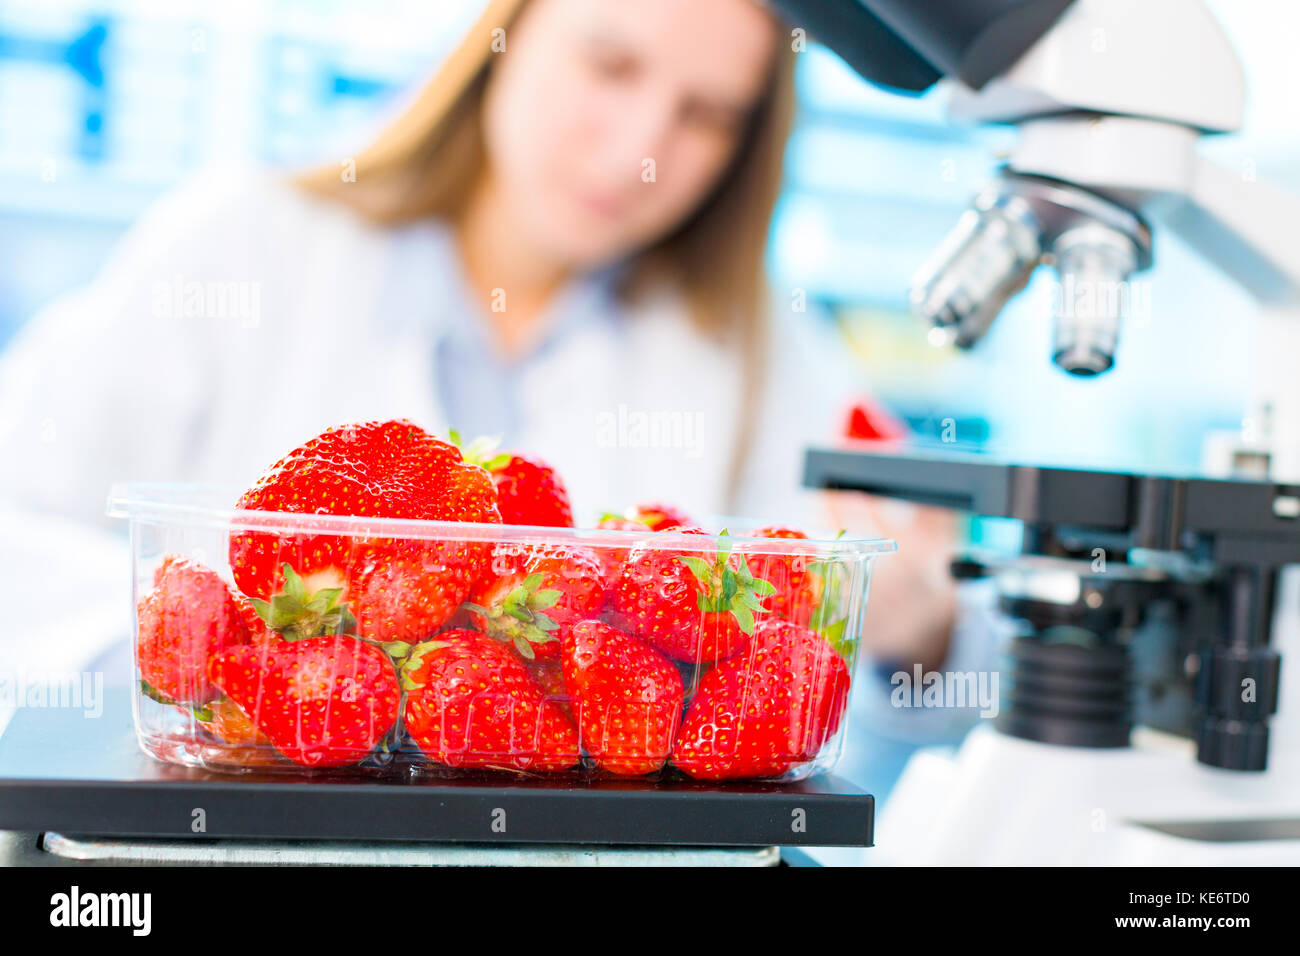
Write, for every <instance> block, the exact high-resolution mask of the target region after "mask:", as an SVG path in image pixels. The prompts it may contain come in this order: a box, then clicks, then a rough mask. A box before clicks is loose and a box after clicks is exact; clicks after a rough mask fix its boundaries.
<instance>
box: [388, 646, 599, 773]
mask: <svg viewBox="0 0 1300 956" xmlns="http://www.w3.org/2000/svg"><path fill="white" fill-rule="evenodd" d="M389 651H390V653H393V654H394V655H395V656H396V657H398V658H399V659H401V661H402V664H401V674H402V687H403V689H405V691H406V708H405V711H404V715H405V721H406V731H407V733H409V734H410V735H411V739H413V740H414V741H415V743H416V745H417V746H418V747H419V748H420V750H422V751H423V752H424V754H425V756H427V757H428V758H429V759H430V760H434V761H437V762H438V763H441V764H446V765H447V766H449V767H466V768H478V769H504V770H514V771H524V770H537V771H554V770H565V769H567V768H569V767H572V766H574V765H575V764H576V763H577V762H578V758H579V756H580V752H579V747H578V732H577V730H576V728H575V727H574V726H573V723H572V722H571V721H570V720H569V718H568V717H567V716H565V714H564V712H563V710H561V708H560V706H559V704H558V703H557V702H555V701H553V700H548V699H547V698H546V696H545V695H544V693H543V691H542V688H541V687H540V686H539V685H538V683H537V681H536V680H535V679H534V678H533V676H532V675H531V674H530V673H529V672H528V668H526V667H525V666H524V663H523V661H521V660H520V659H519V656H518V655H517V654H515V652H514V651H513V650H511V649H510V647H509V646H507V645H505V644H502V643H501V642H500V641H495V640H493V639H492V638H490V637H487V636H486V635H484V634H479V633H478V632H476V631H464V630H458V631H443V632H442V633H441V634H439V635H438V636H437V638H436V639H435V640H432V641H425V642H423V643H421V644H416V645H414V646H409V645H389Z"/></svg>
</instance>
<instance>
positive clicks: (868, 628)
mask: <svg viewBox="0 0 1300 956" xmlns="http://www.w3.org/2000/svg"><path fill="white" fill-rule="evenodd" d="M826 496H827V506H828V509H829V511H830V515H831V521H832V522H833V525H834V527H836V528H844V529H845V530H847V531H848V532H850V533H852V534H858V535H869V536H871V537H878V538H893V539H894V540H895V541H897V542H898V553H896V554H887V555H885V556H883V557H882V558H880V559H879V561H877V562H876V565H875V568H874V570H873V572H872V579H871V598H870V601H869V602H868V604H867V612H866V617H865V620H864V624H863V638H862V647H863V650H865V651H866V652H867V653H868V654H871V655H872V656H873V657H876V658H879V659H881V660H885V661H890V662H895V661H896V662H898V663H900V664H905V665H911V664H920V665H921V666H922V667H923V668H924V669H926V670H936V669H938V668H939V667H940V666H942V664H943V662H944V660H945V658H946V657H947V656H948V646H949V641H950V639H951V636H952V629H953V624H954V622H955V621H956V615H957V586H956V582H954V581H953V579H952V576H951V574H950V573H949V571H948V564H949V560H950V559H951V557H952V554H953V551H954V549H955V548H956V546H957V531H958V524H959V521H960V517H959V516H958V514H957V513H956V512H953V511H949V510H947V509H943V508H934V507H930V506H926V505H915V504H911V503H910V502H905V501H898V500H895V499H891V498H878V497H875V496H873V495H867V494H863V493H861V492H854V491H830V492H826Z"/></svg>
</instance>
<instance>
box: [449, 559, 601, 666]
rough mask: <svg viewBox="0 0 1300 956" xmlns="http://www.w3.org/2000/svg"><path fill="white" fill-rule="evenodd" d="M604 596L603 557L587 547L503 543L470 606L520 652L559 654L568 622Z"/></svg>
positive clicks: (482, 626)
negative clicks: (601, 562)
mask: <svg viewBox="0 0 1300 956" xmlns="http://www.w3.org/2000/svg"><path fill="white" fill-rule="evenodd" d="M604 600H605V585H604V580H603V578H602V574H601V565H600V560H599V559H598V558H597V557H596V555H595V554H594V553H593V552H592V551H590V550H588V549H587V548H583V547H573V546H560V545H526V546H520V545H511V544H502V545H499V546H498V547H497V548H496V550H495V552H494V554H493V559H492V564H491V573H490V574H487V575H485V576H484V577H483V579H482V580H481V581H480V582H479V583H478V584H477V585H476V586H475V588H474V591H473V592H472V593H471V594H470V600H469V601H468V602H466V604H465V608H466V610H468V611H469V612H470V618H471V621H472V622H473V624H474V626H475V627H476V628H477V629H478V630H480V631H482V632H483V633H485V634H487V635H489V636H490V637H494V638H496V639H497V640H499V641H504V642H506V643H507V644H510V645H512V646H513V647H514V648H515V650H516V651H518V652H519V655H520V656H521V657H524V658H525V659H528V660H532V659H533V658H537V659H538V660H556V659H558V658H559V656H560V641H561V640H562V639H563V637H564V633H565V630H566V629H567V627H568V626H569V625H570V624H572V623H573V622H575V621H579V620H582V619H583V618H586V617H590V616H592V615H594V614H596V613H597V612H599V611H600V609H601V606H602V605H603V603H604Z"/></svg>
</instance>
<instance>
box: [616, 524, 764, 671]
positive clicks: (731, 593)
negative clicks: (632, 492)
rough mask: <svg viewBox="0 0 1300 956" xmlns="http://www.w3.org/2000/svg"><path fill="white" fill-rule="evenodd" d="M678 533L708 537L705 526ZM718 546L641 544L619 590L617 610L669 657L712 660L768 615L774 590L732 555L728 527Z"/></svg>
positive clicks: (735, 647)
mask: <svg viewBox="0 0 1300 956" xmlns="http://www.w3.org/2000/svg"><path fill="white" fill-rule="evenodd" d="M672 533H673V534H682V535H700V536H702V537H706V538H707V537H708V535H707V534H706V533H705V532H704V531H703V530H701V529H699V528H677V529H674V530H673V532H672ZM718 542H719V543H718V545H717V546H716V547H714V546H711V545H710V544H708V543H702V544H701V546H700V548H699V553H693V551H694V549H692V550H691V551H683V550H681V549H678V548H662V547H652V546H651V544H652V542H646V543H644V544H642V545H639V546H637V547H634V548H633V549H632V552H631V553H630V554H629V555H628V558H627V561H626V562H625V563H624V566H623V570H622V572H621V574H620V575H619V581H618V585H617V587H616V588H615V592H614V608H615V612H616V614H617V616H618V618H619V620H620V622H622V623H624V624H625V625H626V628H627V630H630V631H631V632H632V633H634V634H636V635H637V636H638V637H640V638H642V639H643V640H645V641H647V642H648V643H650V644H651V645H653V646H654V647H656V648H658V649H659V650H660V651H662V652H663V653H665V654H667V655H668V656H669V657H671V658H673V659H674V660H678V661H686V662H689V663H712V662H714V661H719V660H724V659H726V658H728V657H730V656H731V655H733V654H735V653H737V652H738V651H740V650H741V649H742V648H743V647H744V646H745V644H746V643H747V641H748V637H749V635H750V634H751V633H753V630H754V617H755V615H756V614H762V613H765V612H764V609H763V605H762V598H763V597H766V596H768V595H771V594H772V593H773V591H774V590H775V589H774V588H773V587H772V585H771V584H769V583H768V582H767V581H765V580H763V579H762V578H758V577H755V576H754V574H753V573H752V572H751V571H750V568H749V565H748V562H747V561H746V560H745V557H744V555H741V554H734V555H733V554H732V553H731V548H730V544H729V539H728V537H727V534H726V532H725V531H724V532H723V533H722V534H721V535H719V536H718Z"/></svg>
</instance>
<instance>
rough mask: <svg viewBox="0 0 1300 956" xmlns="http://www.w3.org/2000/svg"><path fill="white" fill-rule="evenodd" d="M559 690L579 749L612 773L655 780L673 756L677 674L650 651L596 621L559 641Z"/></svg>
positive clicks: (678, 694)
mask: <svg viewBox="0 0 1300 956" xmlns="http://www.w3.org/2000/svg"><path fill="white" fill-rule="evenodd" d="M563 667H564V686H565V687H566V688H567V689H568V692H569V696H570V697H571V698H572V699H573V707H574V709H575V710H576V711H577V714H578V733H579V736H580V737H581V739H582V746H583V749H584V750H586V751H587V753H588V754H589V755H590V756H591V757H592V758H593V759H594V760H595V761H596V764H597V766H599V767H601V768H602V769H604V770H608V771H609V772H610V773H616V774H622V775H626V776H639V775H641V774H647V773H654V772H655V771H656V770H658V769H659V768H660V767H662V766H663V765H664V761H665V760H667V759H668V754H669V752H670V751H671V750H672V744H673V735H674V734H675V733H676V731H677V724H678V721H680V720H681V716H682V697H683V695H684V693H685V690H684V688H683V687H682V677H681V674H679V673H678V672H677V668H676V667H675V666H674V665H673V664H672V662H671V661H669V660H668V659H667V658H665V657H664V656H663V655H662V654H660V653H659V652H658V651H656V650H654V649H653V648H652V647H650V646H649V645H648V644H645V643H644V642H642V641H639V640H637V639H636V638H635V637H630V636H629V635H627V634H624V633H623V632H622V631H619V630H617V629H615V628H613V627H610V626H609V625H608V624H602V623H601V622H600V621H582V622H580V623H578V624H575V625H574V626H573V628H572V629H571V630H570V631H569V633H568V635H567V636H566V637H565V638H564V650H563Z"/></svg>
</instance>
